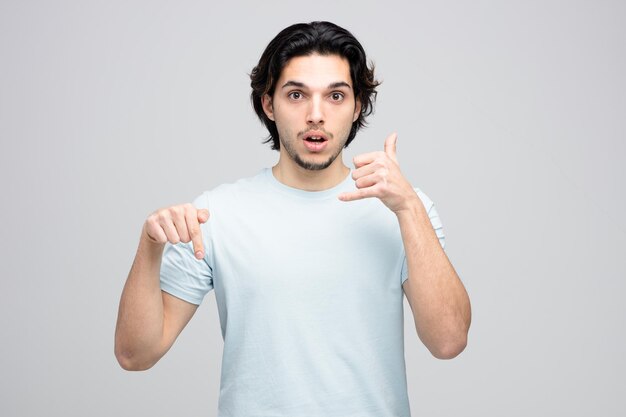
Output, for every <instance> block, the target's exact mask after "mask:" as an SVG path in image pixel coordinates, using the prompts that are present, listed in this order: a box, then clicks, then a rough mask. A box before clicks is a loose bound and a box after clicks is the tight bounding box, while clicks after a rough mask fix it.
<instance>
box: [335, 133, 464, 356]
mask: <svg viewBox="0 0 626 417" xmlns="http://www.w3.org/2000/svg"><path fill="white" fill-rule="evenodd" d="M396 142H397V135H396V134H395V133H393V134H391V135H389V136H388V137H387V139H385V150H384V152H371V153H366V154H361V155H357V156H355V157H354V166H355V168H356V169H355V170H354V171H353V172H352V178H353V179H354V180H355V185H356V187H357V188H358V189H357V190H356V191H354V192H350V193H342V194H340V195H339V199H340V200H341V201H353V200H358V199H361V198H369V197H377V198H379V199H380V200H381V201H382V202H383V203H384V204H385V205H386V206H387V207H388V208H389V209H390V210H391V211H393V212H394V213H395V214H396V216H397V218H398V222H399V223H400V231H401V234H402V243H403V245H404V249H405V253H406V258H407V268H408V279H407V280H406V281H405V282H404V284H403V290H404V292H405V294H406V297H407V299H408V300H409V304H410V305H411V310H413V318H414V320H415V328H416V330H417V334H418V336H419V338H420V340H421V341H422V342H423V343H424V345H426V347H427V348H428V350H430V352H431V353H432V354H433V355H434V356H435V357H437V358H440V359H450V358H453V357H455V356H456V355H458V354H459V353H460V352H461V351H463V349H464V348H465V345H466V343H467V333H468V330H469V326H470V320H471V311H470V302H469V297H468V296H467V292H466V291H465V287H464V286H463V284H462V283H461V280H460V279H459V277H458V276H457V274H456V272H455V271H454V268H453V267H452V265H451V264H450V261H449V260H448V257H447V256H446V254H445V252H444V251H443V249H442V248H441V245H440V243H439V240H438V238H437V235H436V234H435V231H434V230H433V228H432V224H431V223H430V219H429V218H428V213H426V210H425V209H424V206H423V205H422V202H421V200H420V198H419V196H418V195H417V193H416V192H415V190H414V189H413V187H412V186H411V184H410V183H409V182H408V181H407V180H406V178H404V175H402V172H400V166H399V165H398V159H397V157H396Z"/></svg>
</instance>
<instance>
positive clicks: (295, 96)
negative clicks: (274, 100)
mask: <svg viewBox="0 0 626 417" xmlns="http://www.w3.org/2000/svg"><path fill="white" fill-rule="evenodd" d="M287 97H289V98H292V99H294V100H300V99H301V98H302V93H300V92H299V91H292V92H291V93H289V94H287Z"/></svg>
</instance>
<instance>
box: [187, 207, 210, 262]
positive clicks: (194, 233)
mask: <svg viewBox="0 0 626 417" xmlns="http://www.w3.org/2000/svg"><path fill="white" fill-rule="evenodd" d="M203 210H204V209H203ZM200 211H202V210H199V211H198V212H196V211H194V210H188V211H187V212H186V217H185V219H186V220H187V229H188V230H189V236H190V237H191V243H192V245H193V253H194V255H195V256H196V258H197V259H202V258H204V242H203V241H202V229H201V228H200V222H199V221H198V218H199V217H201V216H200ZM204 211H206V213H207V217H208V210H204ZM205 221H206V220H205Z"/></svg>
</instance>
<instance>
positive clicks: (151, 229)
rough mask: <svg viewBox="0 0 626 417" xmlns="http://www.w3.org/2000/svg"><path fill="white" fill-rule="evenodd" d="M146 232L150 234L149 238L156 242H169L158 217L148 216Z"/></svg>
mask: <svg viewBox="0 0 626 417" xmlns="http://www.w3.org/2000/svg"><path fill="white" fill-rule="evenodd" d="M145 233H146V236H148V239H150V240H151V241H153V242H156V243H165V242H167V236H166V235H165V232H164V231H163V229H162V228H161V226H160V225H159V223H158V221H157V220H156V218H152V217H151V218H148V220H147V221H146V224H145Z"/></svg>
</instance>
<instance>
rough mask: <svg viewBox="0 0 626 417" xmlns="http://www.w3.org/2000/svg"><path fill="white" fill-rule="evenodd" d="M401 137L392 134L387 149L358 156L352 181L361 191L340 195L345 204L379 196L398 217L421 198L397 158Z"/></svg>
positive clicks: (388, 139)
mask: <svg viewBox="0 0 626 417" xmlns="http://www.w3.org/2000/svg"><path fill="white" fill-rule="evenodd" d="M397 140H398V135H397V134H396V133H392V134H391V135H389V136H388V137H387V139H385V150H384V152H383V151H378V152H370V153H365V154H361V155H357V156H355V157H354V160H353V161H354V167H355V168H356V169H355V170H354V171H352V179H354V180H355V183H356V187H357V188H358V190H356V191H353V192H350V193H342V194H340V195H339V199H340V200H341V201H353V200H359V199H362V198H368V197H378V198H379V199H380V200H381V201H382V202H383V203H384V204H385V205H386V206H387V207H389V209H390V210H391V211H393V212H394V213H396V214H398V213H399V212H400V211H402V210H405V209H408V208H409V207H410V205H411V203H412V202H414V201H416V200H415V199H419V197H418V196H417V194H416V193H415V190H413V187H412V186H411V184H410V183H409V182H408V181H407V180H406V178H404V175H402V172H400V166H399V165H398V160H397V159H396V142H397Z"/></svg>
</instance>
